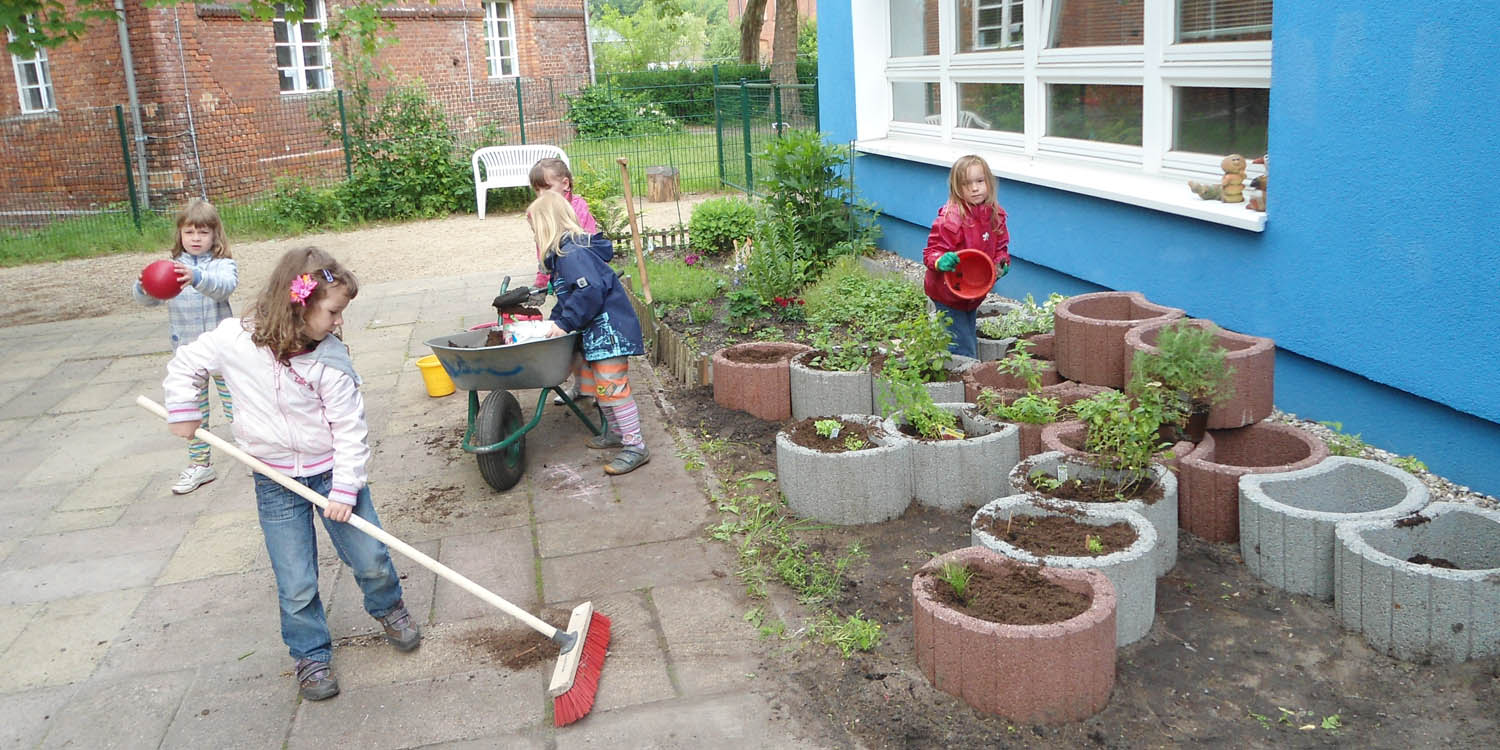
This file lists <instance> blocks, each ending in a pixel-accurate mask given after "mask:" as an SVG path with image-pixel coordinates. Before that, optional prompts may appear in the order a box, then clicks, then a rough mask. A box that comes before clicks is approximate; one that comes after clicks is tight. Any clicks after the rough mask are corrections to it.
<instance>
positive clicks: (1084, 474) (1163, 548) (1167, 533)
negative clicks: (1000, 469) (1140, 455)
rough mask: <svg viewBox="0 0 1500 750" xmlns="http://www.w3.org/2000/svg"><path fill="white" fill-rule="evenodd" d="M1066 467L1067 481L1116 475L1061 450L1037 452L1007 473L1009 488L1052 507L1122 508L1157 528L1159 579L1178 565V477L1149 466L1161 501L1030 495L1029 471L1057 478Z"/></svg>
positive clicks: (1154, 560) (1155, 559)
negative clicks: (1061, 467)
mask: <svg viewBox="0 0 1500 750" xmlns="http://www.w3.org/2000/svg"><path fill="white" fill-rule="evenodd" d="M1063 465H1066V466H1067V472H1068V478H1075V477H1076V478H1079V479H1083V480H1085V481H1088V480H1094V479H1099V478H1100V477H1108V478H1110V479H1111V480H1113V479H1114V477H1115V476H1116V475H1117V473H1116V472H1111V471H1108V470H1106V469H1101V468H1099V467H1097V466H1095V465H1094V464H1093V463H1091V462H1090V461H1088V460H1087V459H1084V458H1075V457H1072V456H1068V455H1067V454H1064V453H1063V452H1061V451H1047V452H1046V453H1038V454H1036V455H1035V456H1032V457H1031V458H1028V459H1026V460H1025V461H1022V462H1020V463H1018V464H1016V467H1015V468H1014V469H1011V470H1010V487H1011V492H1012V493H1013V494H1021V495H1028V496H1030V497H1032V498H1034V499H1036V500H1037V501H1045V502H1047V503H1049V504H1051V505H1055V506H1057V507H1062V508H1073V509H1077V510H1082V511H1089V510H1093V509H1095V508H1099V507H1104V508H1125V509H1127V510H1133V511H1135V512H1136V513H1139V514H1141V516H1143V517H1144V518H1145V519H1146V520H1147V521H1150V522H1151V525H1152V527H1154V528H1155V529H1156V540H1157V543H1156V549H1155V551H1154V552H1153V554H1152V555H1151V559H1152V563H1153V570H1154V571H1155V573H1156V576H1157V577H1158V578H1160V577H1161V576H1164V575H1166V574H1167V571H1169V570H1171V569H1172V568H1173V567H1174V566H1176V565H1177V477H1176V476H1174V475H1173V474H1172V472H1170V471H1167V467H1165V466H1163V465H1161V464H1152V465H1151V467H1152V473H1153V474H1154V475H1155V481H1156V483H1157V484H1159V485H1161V492H1162V496H1161V498H1159V499H1157V500H1155V501H1153V502H1149V503H1148V502H1146V501H1145V500H1126V501H1124V502H1110V503H1092V502H1080V501H1076V500H1055V499H1052V498H1048V497H1044V496H1042V495H1040V494H1037V493H1035V492H1033V491H1032V490H1031V489H1030V487H1028V486H1027V484H1026V481H1025V480H1026V477H1028V476H1030V475H1031V472H1033V471H1036V470H1041V471H1042V472H1043V473H1045V474H1047V475H1048V476H1054V477H1055V476H1057V471H1058V467H1060V466H1063Z"/></svg>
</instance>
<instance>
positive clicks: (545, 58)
mask: <svg viewBox="0 0 1500 750" xmlns="http://www.w3.org/2000/svg"><path fill="white" fill-rule="evenodd" d="M326 2H327V3H328V5H329V6H330V9H329V10H330V15H332V14H333V13H334V12H336V11H335V9H336V7H337V5H338V0H326ZM583 3H584V0H519V1H518V2H516V3H515V4H514V6H515V7H514V11H513V12H514V19H515V27H516V31H515V33H516V37H517V42H518V43H517V56H518V63H519V72H520V74H521V77H522V78H523V79H527V80H523V87H522V88H523V94H524V98H525V109H526V119H527V120H528V123H527V129H528V132H527V136H528V138H527V140H528V141H537V140H541V137H539V136H543V135H545V131H546V130H547V125H546V123H541V122H539V123H535V124H534V123H532V122H531V121H532V120H533V119H541V120H546V119H551V120H554V121H556V120H558V118H560V115H561V112H560V110H559V106H560V105H561V97H560V94H562V93H565V92H569V91H574V90H576V89H577V88H578V87H580V86H581V85H584V84H586V83H587V74H588V69H589V65H588V56H587V46H586V41H585V36H584V28H585V26H584V16H583V12H584V11H583V8H584V4H583ZM383 15H384V16H385V17H387V18H389V19H391V20H392V21H394V23H395V31H394V33H393V34H391V35H390V36H393V37H394V38H395V39H396V40H397V41H396V42H395V43H393V44H391V45H390V46H388V47H386V48H384V49H383V50H382V51H381V52H380V54H379V56H378V58H377V59H378V62H379V64H382V65H386V66H389V68H390V70H391V71H392V73H391V74H390V75H388V76H386V77H384V78H383V79H382V80H383V81H385V82H387V83H393V82H397V81H406V80H411V79H418V78H419V79H421V80H422V81H423V82H424V84H425V85H426V87H427V89H428V91H429V94H430V95H431V96H432V98H433V99H435V100H437V101H440V102H442V103H443V104H444V106H445V108H447V109H448V111H449V113H450V121H451V122H452V124H453V125H454V126H455V128H456V129H457V130H459V131H464V132H471V133H472V132H473V131H475V130H476V129H477V128H478V127H479V126H481V125H483V124H485V123H486V122H498V123H499V124H502V125H507V127H506V129H507V130H508V131H509V132H510V140H511V142H517V141H518V140H519V128H517V127H515V122H516V118H517V114H516V80H515V78H504V79H490V78H489V75H488V66H487V63H486V60H485V44H484V26H483V18H484V11H483V7H482V5H481V4H480V2H479V0H438V2H437V3H436V4H432V3H428V2H427V1H426V0H393V2H391V3H390V4H389V5H388V6H386V11H385V12H384V13H383ZM126 19H127V23H128V25H129V28H130V43H131V51H132V53H133V56H134V59H135V73H136V88H137V93H138V97H139V100H140V102H141V108H142V117H141V120H142V126H143V128H144V130H145V133H146V134H147V136H148V145H147V149H146V154H147V160H148V162H149V181H150V188H151V197H152V205H153V206H154V207H158V208H160V207H163V206H165V207H167V208H168V209H170V208H172V207H174V206H176V205H179V204H180V203H182V202H183V201H184V200H186V199H187V198H188V197H191V196H194V195H197V194H198V193H199V191H200V189H202V190H206V192H207V194H208V195H209V197H210V198H211V199H214V200H223V199H233V198H243V197H247V196H251V195H255V194H258V193H262V192H264V191H266V190H267V189H269V188H270V187H271V186H272V184H273V182H274V179H275V177H277V176H280V175H293V176H298V177H302V178H307V179H311V180H315V181H316V180H334V179H339V178H341V177H342V176H343V170H344V166H343V153H342V149H341V147H340V144H339V143H338V142H337V141H336V140H333V141H331V140H329V139H328V138H327V137H326V136H325V135H324V134H323V133H322V132H320V130H319V126H318V123H317V121H316V120H314V119H313V118H311V117H310V116H308V109H309V107H311V106H317V102H318V101H319V100H321V99H327V98H328V97H324V96H317V95H307V94H292V95H284V94H282V93H281V92H280V90H279V85H278V80H277V74H276V62H275V48H274V41H273V35H272V24H271V23H270V22H269V21H245V20H242V19H241V18H240V17H239V15H238V14H237V12H235V11H234V10H232V9H230V8H228V7H226V6H213V5H206V6H196V7H195V6H194V5H191V4H183V5H180V6H176V7H168V8H146V7H143V6H142V5H141V4H140V2H139V0H126ZM179 28H180V34H179ZM179 39H180V44H181V52H180V53H179ZM466 41H467V47H466V45H465V42H466ZM337 54H338V53H337V51H335V56H337ZM49 56H50V59H51V61H52V78H53V85H54V89H55V92H56V95H57V103H58V107H59V110H61V111H60V112H59V113H51V114H44V115H27V116H24V117H22V116H20V114H19V112H20V104H19V100H18V98H17V94H16V91H15V77H14V75H13V74H12V75H0V134H3V135H4V137H5V143H6V147H5V149H4V152H5V155H7V156H10V157H11V158H8V159H3V160H0V161H3V162H5V164H4V165H0V191H3V192H0V211H5V210H7V209H8V208H9V209H14V208H15V207H17V206H27V205H41V204H43V203H45V205H49V206H52V205H62V204H66V205H67V206H69V207H71V208H74V209H76V210H87V209H89V208H90V207H98V206H99V205H102V204H105V203H114V202H119V201H123V200H126V199H127V198H128V196H127V195H126V194H125V190H124V187H123V182H124V169H123V166H122V165H121V162H123V156H122V155H121V153H120V147H119V136H118V132H117V130H116V128H115V126H114V122H113V117H114V116H113V111H112V109H100V110H97V111H92V110H91V111H87V112H84V111H79V110H81V109H82V108H84V107H112V106H113V105H114V104H117V103H118V104H126V103H127V96H126V90H125V82H124V73H123V68H122V66H121V62H120V45H119V41H118V32H117V30H116V26H115V25H114V24H113V23H99V22H95V23H93V24H91V25H90V26H89V27H88V29H87V31H86V33H85V36H84V38H83V39H81V40H80V41H78V42H70V43H67V44H64V45H61V46H60V47H58V48H55V49H53V50H50V51H49ZM184 73H185V78H186V80H185V81H184ZM546 77H552V78H554V80H552V81H545V80H543V81H538V80H529V79H539V78H546ZM343 78H344V77H343V76H342V75H341V71H340V70H339V69H338V68H337V67H336V68H335V71H334V86H335V87H336V88H337V87H338V86H339V84H340V83H341V82H343ZM549 84H550V85H549ZM189 101H190V102H191V119H192V123H191V124H192V127H191V130H192V131H193V132H195V133H196V136H197V137H196V144H195V142H194V139H193V138H192V135H191V133H190V132H189V131H190V127H189V105H188V102H189ZM127 116H128V107H127ZM83 123H86V124H87V125H86V126H85V124H83ZM101 123H102V124H101ZM554 126H555V122H554ZM553 130H554V131H555V130H556V127H554V128H553ZM533 133H536V136H533ZM476 137H477V136H476ZM551 137H552V138H553V139H555V138H557V133H555V132H554V133H553V134H552V136H551ZM22 144H24V150H23V149H22V148H21V147H22ZM195 146H196V149H195ZM195 151H196V156H195ZM80 153H87V154H88V155H89V156H90V157H91V158H93V159H95V160H97V162H98V163H97V164H90V165H89V166H88V168H87V169H86V170H85V169H81V168H80V166H79V155H80ZM17 156H22V157H24V158H20V159H18V158H16V157H17ZM20 163H24V164H25V167H24V168H22V167H21V166H19V164H20ZM200 164H201V174H200V170H199V165H200ZM85 171H86V172H89V173H90V174H89V175H87V176H85V175H81V174H80V173H81V172H85ZM200 181H201V182H200ZM200 184H201V187H200ZM44 199H45V200H44ZM5 223H7V219H6V218H5V217H3V216H0V225H3V224H5Z"/></svg>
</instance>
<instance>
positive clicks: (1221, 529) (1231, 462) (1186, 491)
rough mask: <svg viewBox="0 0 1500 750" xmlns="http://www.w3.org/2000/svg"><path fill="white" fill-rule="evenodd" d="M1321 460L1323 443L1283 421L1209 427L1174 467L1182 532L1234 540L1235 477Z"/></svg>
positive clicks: (1324, 452) (1237, 515)
mask: <svg viewBox="0 0 1500 750" xmlns="http://www.w3.org/2000/svg"><path fill="white" fill-rule="evenodd" d="M1325 458H1328V445H1327V444H1326V443H1324V442H1323V441H1322V440H1320V439H1318V437H1317V436H1315V435H1313V434H1311V433H1309V432H1307V431H1306V430H1302V429H1299V428H1297V427H1293V426H1292V425H1288V424H1278V423H1274V422H1258V423H1256V424H1253V425H1250V426H1249V427H1241V428H1239V429H1237V430H1210V431H1209V432H1208V433H1207V434H1205V435H1204V436H1203V441H1202V442H1200V443H1198V447H1196V448H1194V449H1193V451H1192V452H1191V453H1188V454H1187V455H1186V456H1183V457H1182V460H1181V461H1180V462H1179V463H1178V466H1177V493H1178V495H1177V512H1178V521H1179V523H1180V524H1181V527H1182V530H1183V531H1186V532H1188V533H1190V534H1193V535H1194V536H1197V537H1200V538H1202V539H1206V540H1208V541H1210V542H1237V541H1239V539H1240V477H1242V476H1244V475H1246V474H1276V473H1282V472H1288V471H1296V470H1298V469H1305V468H1307V467H1309V466H1313V465H1315V464H1317V463H1318V462H1320V461H1322V460H1323V459H1325Z"/></svg>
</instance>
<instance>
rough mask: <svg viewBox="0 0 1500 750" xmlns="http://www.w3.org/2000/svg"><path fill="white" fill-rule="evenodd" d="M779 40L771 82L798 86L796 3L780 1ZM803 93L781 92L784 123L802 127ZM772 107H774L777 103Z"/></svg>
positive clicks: (774, 46) (773, 45) (774, 48)
mask: <svg viewBox="0 0 1500 750" xmlns="http://www.w3.org/2000/svg"><path fill="white" fill-rule="evenodd" d="M775 29H776V37H775V39H774V40H772V42H771V80H772V81H774V82H776V83H779V84H782V85H783V86H786V85H792V84H796V83H797V0H777V2H776V26H775ZM801 94H802V92H801V91H800V90H798V89H793V88H788V89H783V90H782V91H781V121H782V122H786V123H791V124H793V126H794V127H803V125H805V124H806V123H805V120H806V118H804V117H803V116H802V96H801ZM772 106H775V105H774V104H773V105H772Z"/></svg>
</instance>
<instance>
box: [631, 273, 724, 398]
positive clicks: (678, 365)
mask: <svg viewBox="0 0 1500 750" xmlns="http://www.w3.org/2000/svg"><path fill="white" fill-rule="evenodd" d="M620 278H621V280H622V281H624V282H625V288H626V290H627V291H629V293H630V305H631V307H633V308H635V315H636V317H637V318H640V320H641V333H642V337H643V338H644V339H645V340H646V349H647V355H648V356H650V357H651V363H652V364H656V365H663V366H664V367H665V368H666V370H667V372H670V373H672V376H673V377H675V378H677V379H678V380H681V381H682V382H683V383H685V384H687V385H688V386H697V385H712V384H713V364H712V363H713V356H712V352H707V353H705V352H700V351H696V350H695V349H694V348H693V347H691V346H689V345H688V344H687V343H686V342H685V341H684V339H683V337H682V335H681V334H679V333H678V332H676V331H674V330H672V329H671V328H670V327H669V326H666V325H664V324H662V322H661V321H659V320H657V319H656V313H655V312H654V311H653V310H652V309H651V306H650V305H647V304H646V303H645V302H643V301H642V300H641V298H640V297H639V296H637V290H636V286H635V284H634V282H633V280H632V279H631V277H630V276H628V275H626V276H621V277H620Z"/></svg>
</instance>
